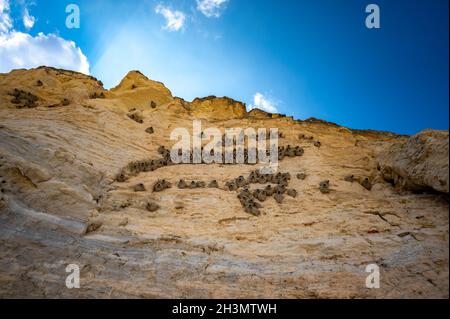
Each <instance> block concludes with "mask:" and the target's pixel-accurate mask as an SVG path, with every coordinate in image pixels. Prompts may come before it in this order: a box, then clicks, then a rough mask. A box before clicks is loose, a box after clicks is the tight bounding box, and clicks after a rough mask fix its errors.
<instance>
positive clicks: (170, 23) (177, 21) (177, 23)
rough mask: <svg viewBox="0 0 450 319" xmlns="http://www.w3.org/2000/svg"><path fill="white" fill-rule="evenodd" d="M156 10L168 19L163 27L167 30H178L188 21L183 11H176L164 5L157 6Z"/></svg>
mask: <svg viewBox="0 0 450 319" xmlns="http://www.w3.org/2000/svg"><path fill="white" fill-rule="evenodd" d="M155 12H156V13H158V14H161V15H162V16H163V17H164V18H165V19H166V25H165V26H164V27H163V29H165V30H169V31H178V30H180V29H181V28H182V27H183V25H184V22H185V21H186V15H185V14H184V13H183V12H181V11H174V10H171V9H169V8H167V7H164V6H162V5H158V6H156V8H155Z"/></svg>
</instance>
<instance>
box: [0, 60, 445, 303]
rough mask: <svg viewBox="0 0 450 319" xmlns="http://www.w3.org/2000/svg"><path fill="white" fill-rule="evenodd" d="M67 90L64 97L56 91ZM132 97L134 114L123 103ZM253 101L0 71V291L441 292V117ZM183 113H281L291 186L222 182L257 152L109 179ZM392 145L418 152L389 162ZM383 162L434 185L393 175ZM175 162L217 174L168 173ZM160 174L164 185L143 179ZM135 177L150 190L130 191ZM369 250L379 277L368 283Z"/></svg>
mask: <svg viewBox="0 0 450 319" xmlns="http://www.w3.org/2000/svg"><path fill="white" fill-rule="evenodd" d="M37 80H41V81H42V82H43V85H42V86H36V85H35V84H36V81H37ZM133 85H134V87H133ZM14 88H17V89H20V90H23V91H27V92H31V93H32V94H34V95H36V96H38V97H39V100H38V102H37V104H38V105H37V107H34V108H21V109H16V105H14V104H13V103H11V100H12V99H13V96H11V95H8V93H11V91H12V90H14ZM101 92H103V93H104V98H93V96H92V94H94V93H101ZM63 98H69V99H70V101H71V103H70V104H69V105H66V106H63V105H60V104H58V105H56V102H58V103H59V101H60V100H61V99H63ZM152 101H153V102H155V103H156V104H157V105H156V107H152V105H151V102H152ZM48 106H54V107H51V108H49V107H48ZM132 108H136V110H138V111H139V112H140V113H141V114H142V117H143V124H139V123H137V122H135V121H133V120H131V119H130V118H129V117H127V114H128V112H130V109H132ZM256 113H259V112H256V111H254V112H253V113H252V114H253V116H252V114H248V113H247V112H245V105H244V104H242V103H240V102H237V101H233V100H231V99H228V98H212V97H211V98H206V99H197V100H194V101H193V102H192V103H190V102H186V101H184V100H182V99H179V98H174V97H172V95H171V93H170V91H169V90H168V89H167V88H165V87H164V85H163V84H161V83H158V82H155V81H152V80H149V79H148V78H146V77H145V76H143V75H142V74H140V73H138V72H130V73H129V74H128V75H127V76H126V78H125V79H124V80H123V81H122V82H121V84H119V85H118V86H117V87H116V88H114V89H112V90H110V91H106V90H104V89H103V88H102V87H101V83H100V82H98V81H97V80H96V79H93V78H91V77H87V76H85V75H81V74H78V73H73V72H67V71H61V70H55V69H49V68H39V69H34V70H29V71H25V70H19V71H14V72H11V73H9V74H1V75H0V124H1V125H0V187H1V189H2V190H3V191H2V193H0V248H1V249H0V297H1V298H11V297H21V298H23V297H47V298H61V297H64V298H68V297H75V298H118V297H125V298H432V297H436V298H448V291H449V286H448V255H449V249H448V248H449V247H448V198H447V196H448V186H447V189H445V188H444V187H442V188H439V187H438V186H439V185H440V184H441V182H440V180H443V181H444V182H445V181H446V180H447V181H448V159H447V160H445V159H444V158H443V156H442V152H443V150H442V149H443V148H444V147H445V146H446V145H447V149H448V132H435V131H427V132H424V133H421V134H419V136H417V137H406V136H399V135H396V134H392V133H384V132H376V131H358V130H349V129H347V128H343V127H340V126H338V125H336V124H333V123H328V122H325V121H320V120H316V119H310V120H307V121H295V120H293V119H292V118H289V117H284V116H281V115H270V118H267V119H266V116H264V117H261V116H259V115H261V114H260V113H259V115H257V116H255V115H256ZM193 119H201V120H202V126H203V128H204V129H205V128H207V127H218V128H220V129H221V130H222V131H223V130H224V129H225V128H231V127H243V128H246V127H253V128H260V127H265V128H278V129H279V130H280V131H281V132H283V133H284V134H285V136H286V137H285V138H283V139H280V141H279V143H280V145H284V146H286V145H288V144H290V145H292V146H296V145H299V146H302V147H303V148H304V150H305V154H304V155H303V156H302V157H295V158H285V159H284V160H283V161H281V163H280V167H279V170H280V171H281V172H290V173H291V175H292V180H291V181H290V183H289V188H294V189H296V190H297V192H298V196H297V197H295V198H292V197H289V196H285V199H284V201H283V202H282V204H277V203H276V202H275V200H274V199H273V198H269V199H267V200H266V201H265V202H264V203H262V205H263V208H262V209H261V216H258V217H255V216H252V215H249V214H247V213H245V212H244V210H243V208H242V206H241V204H240V203H239V200H238V198H237V193H236V192H230V191H227V190H226V189H225V183H226V182H227V181H229V180H230V179H233V178H236V177H238V176H240V175H244V176H247V175H248V174H249V173H250V172H251V171H253V170H254V169H255V168H256V167H257V166H248V165H247V166H246V165H218V164H214V165H187V164H186V165H173V166H167V167H163V168H160V169H158V170H156V171H153V172H142V173H140V174H138V175H136V176H131V177H130V178H129V179H128V180H126V181H125V182H123V183H119V182H116V181H115V178H116V177H117V174H118V173H119V172H120V171H121V170H122V169H123V168H125V167H127V166H128V165H129V164H130V163H131V162H134V161H138V160H139V161H140V160H148V159H156V158H160V155H159V154H158V148H159V147H160V146H161V145H164V146H166V147H168V148H169V147H170V146H171V145H173V144H174V142H175V141H171V140H170V133H171V131H172V130H173V129H174V128H187V129H188V130H189V131H191V130H192V120H193ZM148 127H153V128H154V134H151V135H150V134H148V133H146V132H145V130H146V128H148ZM301 134H304V135H307V136H312V137H313V140H311V141H310V140H300V139H299V136H300V135H301ZM314 141H320V142H321V144H322V146H321V147H320V148H318V147H314V145H313V143H314ZM386 152H387V154H388V157H392V158H393V159H394V158H396V156H400V157H401V158H404V156H403V155H401V154H403V152H406V153H407V154H410V155H411V154H412V155H411V156H408V157H409V159H408V160H406V159H403V160H399V161H395V162H394V163H392V161H391V162H390V164H389V163H388V164H389V165H388V164H385V163H386V162H385V161H386ZM416 152H417V153H416ZM415 154H426V156H425V155H420V156H415ZM402 156H403V157H402ZM385 167H392V169H393V171H395V172H397V173H396V174H397V175H398V176H403V178H404V179H405V180H410V181H413V182H414V184H420V185H427V186H429V187H433V188H435V189H436V190H438V191H439V192H442V195H441V194H439V193H438V192H429V193H427V192H425V193H412V192H409V191H408V190H407V189H403V188H401V186H402V185H403V184H402V185H400V187H399V188H397V187H394V186H393V185H391V183H390V182H389V181H386V180H385V179H384V178H385V177H386V175H385V171H384V168H385ZM298 173H306V175H307V177H306V178H305V179H304V180H299V179H297V178H295V176H296V175H297V174H298ZM383 174H384V175H383ZM348 175H354V178H355V182H353V183H351V182H347V181H345V180H344V178H345V177H346V176H348ZM181 178H183V179H185V180H186V181H198V182H205V183H206V184H208V183H209V182H210V181H212V180H217V182H218V183H219V188H199V189H178V188H177V187H176V183H177V182H178V181H179V180H180V179H181ZM365 178H369V179H370V181H371V183H372V184H373V185H372V190H371V191H368V190H367V189H366V188H364V187H363V186H361V184H360V183H359V182H358V181H362V180H364V179H365ZM416 178H417V179H416ZM160 179H165V180H167V181H168V182H170V183H172V185H173V186H174V187H172V188H170V189H167V190H165V191H163V192H158V193H156V192H152V191H151V190H152V188H153V186H154V184H155V183H156V182H157V181H158V180H160ZM324 180H329V181H330V189H331V191H330V193H329V194H322V193H321V192H320V191H319V183H320V182H322V181H324ZM436 181H437V182H438V184H436ZM140 183H142V184H144V186H145V189H146V190H147V191H144V192H135V191H134V186H135V185H137V184H140ZM447 185H448V183H447ZM405 186H406V184H405ZM255 187H260V186H259V185H252V189H254V188H255ZM148 203H155V204H157V205H158V206H159V209H158V210H156V211H149V210H148V209H147V204H148ZM372 263H376V264H377V265H379V267H380V272H381V273H380V278H381V287H380V289H368V288H367V287H366V286H365V282H366V277H367V275H368V273H366V272H365V269H366V266H367V265H369V264H372ZM68 264H77V265H78V266H79V267H80V270H81V288H80V289H72V290H70V289H67V288H66V286H65V280H66V276H67V273H66V266H67V265H68Z"/></svg>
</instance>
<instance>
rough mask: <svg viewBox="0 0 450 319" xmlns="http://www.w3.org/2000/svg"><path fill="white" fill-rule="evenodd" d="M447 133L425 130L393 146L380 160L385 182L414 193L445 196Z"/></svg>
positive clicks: (446, 190)
mask: <svg viewBox="0 0 450 319" xmlns="http://www.w3.org/2000/svg"><path fill="white" fill-rule="evenodd" d="M448 143H449V136H448V131H434V130H425V131H423V132H420V133H419V134H417V135H414V136H412V137H410V138H408V139H407V140H406V141H405V140H402V141H400V142H398V143H394V144H393V145H391V146H390V147H388V148H387V149H386V150H384V151H383V152H382V153H381V154H380V157H379V168H380V171H381V174H382V175H383V177H384V179H386V180H387V181H389V182H390V183H392V184H393V185H395V186H396V187H399V188H403V189H409V190H413V191H422V190H428V189H433V190H435V191H437V192H442V193H448V185H449V178H448V172H449V167H448V154H449V149H448Z"/></svg>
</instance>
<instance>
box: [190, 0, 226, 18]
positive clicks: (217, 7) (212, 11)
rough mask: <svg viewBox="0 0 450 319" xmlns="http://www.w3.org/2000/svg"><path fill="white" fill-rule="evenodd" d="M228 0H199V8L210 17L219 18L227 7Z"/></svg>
mask: <svg viewBox="0 0 450 319" xmlns="http://www.w3.org/2000/svg"><path fill="white" fill-rule="evenodd" d="M227 2H228V0H197V10H198V11H200V12H201V13H203V14H204V15H205V16H207V17H208V18H211V17H214V18H218V17H220V15H221V14H222V12H223V10H224V9H225V5H226V3H227Z"/></svg>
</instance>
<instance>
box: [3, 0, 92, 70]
mask: <svg viewBox="0 0 450 319" xmlns="http://www.w3.org/2000/svg"><path fill="white" fill-rule="evenodd" d="M9 8H10V5H9V1H8V0H0V57H1V59H0V72H2V73H4V72H9V71H11V70H13V69H18V68H34V67H38V66H41V65H46V66H53V67H58V68H63V69H68V70H73V71H78V72H82V73H85V74H89V62H88V60H87V58H86V56H85V55H84V54H83V52H82V51H81V49H80V48H79V47H77V45H76V44H75V42H73V41H68V40H65V39H63V38H61V37H59V36H57V35H54V34H48V35H46V34H43V33H38V34H37V35H36V36H32V35H30V34H28V33H24V32H18V31H15V30H14V29H13V27H14V26H13V23H12V19H11V16H10V9H9ZM28 16H29V14H28ZM34 21H35V18H32V17H31V16H29V21H28V20H27V21H25V16H24V17H23V23H24V25H25V27H27V26H29V27H30V28H31V27H32V26H33V25H34Z"/></svg>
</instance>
